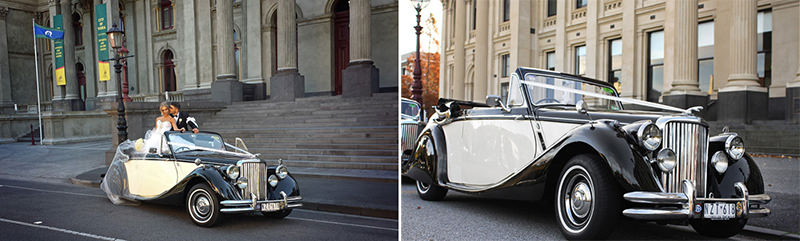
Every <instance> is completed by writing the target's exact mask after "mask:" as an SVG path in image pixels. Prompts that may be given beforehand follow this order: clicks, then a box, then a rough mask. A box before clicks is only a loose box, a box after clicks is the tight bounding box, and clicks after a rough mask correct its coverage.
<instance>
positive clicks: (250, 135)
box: [219, 131, 398, 143]
mask: <svg viewBox="0 0 800 241" xmlns="http://www.w3.org/2000/svg"><path fill="white" fill-rule="evenodd" d="M219 134H220V135H222V136H224V137H228V136H232V137H239V138H242V139H243V140H245V141H246V140H247V139H263V138H278V137H295V138H340V137H344V138H357V137H361V138H376V137H383V138H398V134H397V133H391V132H375V133H364V132H351V133H309V132H300V133H291V132H290V133H253V132H228V131H225V132H221V133H219ZM226 139H227V138H226ZM245 143H247V142H245Z"/></svg>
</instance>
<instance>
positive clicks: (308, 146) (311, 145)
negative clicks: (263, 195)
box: [245, 142, 397, 150]
mask: <svg viewBox="0 0 800 241" xmlns="http://www.w3.org/2000/svg"><path fill="white" fill-rule="evenodd" d="M245 143H247V142H245ZM247 147H248V148H252V147H251V146H250V145H248V146H247ZM259 148H300V149H357V150H393V149H397V144H374V143H368V144H325V143H323V144H315V143H263V144H261V145H260V146H259Z"/></svg>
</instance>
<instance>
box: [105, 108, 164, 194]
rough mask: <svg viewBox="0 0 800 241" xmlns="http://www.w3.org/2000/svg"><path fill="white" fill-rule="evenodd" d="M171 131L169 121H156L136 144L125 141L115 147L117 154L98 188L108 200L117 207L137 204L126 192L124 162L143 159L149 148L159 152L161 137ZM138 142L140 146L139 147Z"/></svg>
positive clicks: (126, 178)
mask: <svg viewBox="0 0 800 241" xmlns="http://www.w3.org/2000/svg"><path fill="white" fill-rule="evenodd" d="M169 130H172V123H170V122H169V121H158V122H157V123H156V128H155V129H151V130H148V131H147V133H145V138H144V139H139V140H137V141H136V142H133V141H131V140H125V141H123V142H122V143H119V145H118V146H117V152H116V154H115V155H114V160H113V161H112V162H111V165H109V167H108V171H106V175H105V177H103V182H102V183H101V184H100V188H101V189H103V191H104V192H105V193H106V196H108V199H109V200H110V201H111V202H112V203H114V204H117V205H121V204H122V205H136V204H138V201H136V200H137V197H136V196H134V195H132V194H131V193H130V191H129V190H128V177H127V172H126V170H125V162H127V161H129V160H131V159H134V160H138V159H141V158H144V157H145V155H147V153H148V152H149V151H150V149H151V148H155V149H156V150H157V151H158V152H157V153H160V152H161V137H162V136H164V132H166V131H169ZM139 142H143V143H141V144H142V145H140V143H139Z"/></svg>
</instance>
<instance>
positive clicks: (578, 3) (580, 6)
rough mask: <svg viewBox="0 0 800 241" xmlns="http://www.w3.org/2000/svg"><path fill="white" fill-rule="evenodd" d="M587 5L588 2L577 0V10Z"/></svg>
mask: <svg viewBox="0 0 800 241" xmlns="http://www.w3.org/2000/svg"><path fill="white" fill-rule="evenodd" d="M586 3H587V1H586V0H575V8H576V9H578V8H582V7H586Z"/></svg>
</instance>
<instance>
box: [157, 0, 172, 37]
mask: <svg viewBox="0 0 800 241" xmlns="http://www.w3.org/2000/svg"><path fill="white" fill-rule="evenodd" d="M159 5H160V10H161V11H160V17H161V30H165V29H172V27H173V26H174V25H175V23H174V22H173V21H172V20H173V18H172V17H173V16H172V10H173V6H172V1H170V0H161V3H160V4H159Z"/></svg>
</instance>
